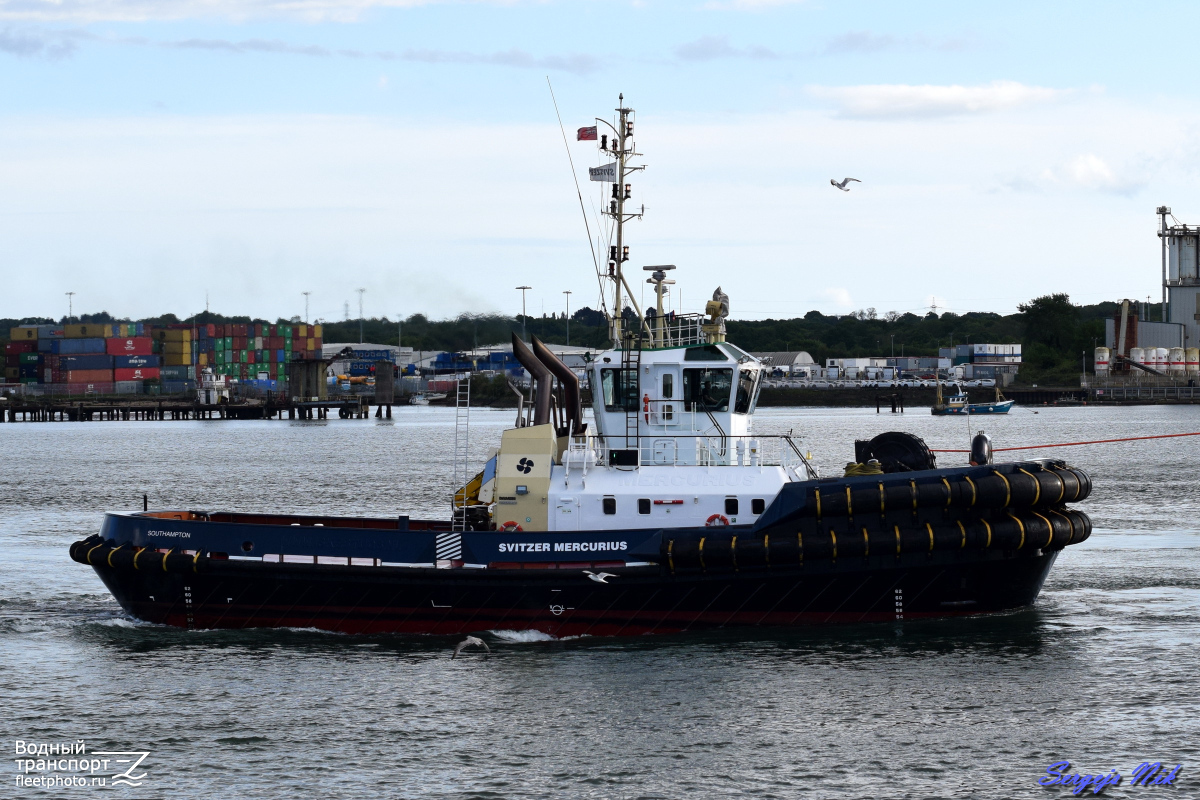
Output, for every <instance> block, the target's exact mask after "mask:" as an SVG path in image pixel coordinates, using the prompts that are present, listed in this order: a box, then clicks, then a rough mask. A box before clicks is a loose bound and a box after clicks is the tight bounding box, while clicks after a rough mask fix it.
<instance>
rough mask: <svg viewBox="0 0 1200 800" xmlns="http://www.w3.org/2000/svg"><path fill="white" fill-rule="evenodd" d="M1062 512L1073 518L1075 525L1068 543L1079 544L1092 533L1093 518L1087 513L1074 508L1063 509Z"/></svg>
mask: <svg viewBox="0 0 1200 800" xmlns="http://www.w3.org/2000/svg"><path fill="white" fill-rule="evenodd" d="M1061 513H1062V514H1063V516H1065V517H1067V518H1068V519H1070V520H1071V524H1072V526H1073V529H1072V532H1071V541H1070V542H1069V543H1068V544H1079V543H1080V542H1082V541H1084V540H1085V539H1087V538H1088V537H1089V536H1091V535H1092V518H1091V517H1089V516H1088V515H1087V514H1085V513H1083V512H1082V511H1075V510H1074V509H1063V510H1062V512H1061Z"/></svg>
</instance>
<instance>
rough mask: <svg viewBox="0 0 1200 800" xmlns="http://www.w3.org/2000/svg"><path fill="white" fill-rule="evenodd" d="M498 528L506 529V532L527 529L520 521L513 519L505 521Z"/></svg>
mask: <svg viewBox="0 0 1200 800" xmlns="http://www.w3.org/2000/svg"><path fill="white" fill-rule="evenodd" d="M496 530H501V531H506V532H510V533H511V532H519V531H523V530H525V529H524V528H522V527H521V524H520V523H519V522H513V521H512V520H509V521H508V522H506V523H504V524H503V525H501V526H500V527H499V528H497V529H496Z"/></svg>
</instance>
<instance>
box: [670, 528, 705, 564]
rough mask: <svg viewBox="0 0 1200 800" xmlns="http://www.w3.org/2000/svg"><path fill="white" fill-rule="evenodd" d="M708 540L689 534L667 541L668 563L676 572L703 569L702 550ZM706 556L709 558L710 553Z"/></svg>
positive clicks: (703, 558)
mask: <svg viewBox="0 0 1200 800" xmlns="http://www.w3.org/2000/svg"><path fill="white" fill-rule="evenodd" d="M709 538H710V537H708V536H703V535H696V534H694V533H690V532H689V533H687V534H683V535H680V536H677V537H675V538H674V539H671V540H669V541H668V542H667V546H668V548H669V549H668V551H667V555H668V556H669V563H671V564H674V566H675V569H678V570H691V569H705V568H706V564H705V555H706V554H705V552H704V548H705V546H707V545H708V543H709ZM708 555H709V556H711V552H710V553H708Z"/></svg>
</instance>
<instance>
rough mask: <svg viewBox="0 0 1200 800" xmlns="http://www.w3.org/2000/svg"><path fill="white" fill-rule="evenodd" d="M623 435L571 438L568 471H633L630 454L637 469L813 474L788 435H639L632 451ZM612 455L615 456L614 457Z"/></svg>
mask: <svg viewBox="0 0 1200 800" xmlns="http://www.w3.org/2000/svg"><path fill="white" fill-rule="evenodd" d="M623 445H624V437H621V436H617V437H615V438H613V439H612V440H611V441H606V440H605V438H604V437H602V436H577V437H574V438H573V439H572V440H571V442H570V444H569V445H568V447H567V451H566V452H565V453H564V454H563V464H564V465H565V466H566V467H567V469H568V471H571V470H575V469H578V470H582V471H584V472H586V471H587V469H589V468H591V467H594V466H604V467H607V466H617V467H625V468H633V467H634V466H635V464H634V463H632V462H631V460H630V459H631V455H630V451H631V450H632V451H633V452H634V453H636V458H637V461H636V465H638V466H647V467H648V466H663V467H692V466H699V467H731V466H740V467H783V468H784V469H786V470H788V471H789V472H791V473H793V474H794V475H795V476H796V477H797V478H798V479H801V480H807V479H812V480H816V479H817V478H818V477H819V476H818V475H817V472H816V470H815V469H814V468H813V466H812V465H811V464H810V463H809V461H808V459H807V458H805V456H804V454H803V453H802V452H801V451H800V448H799V446H797V444H796V442H795V441H794V440H793V439H792V437H790V436H786V435H767V436H757V435H756V436H707V435H698V434H694V433H693V434H683V435H678V436H641V437H639V439H638V446H637V447H636V448H626V447H624V446H623ZM614 451H618V452H619V453H620V455H619V456H617V457H614Z"/></svg>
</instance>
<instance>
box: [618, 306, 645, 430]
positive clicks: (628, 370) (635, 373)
mask: <svg viewBox="0 0 1200 800" xmlns="http://www.w3.org/2000/svg"><path fill="white" fill-rule="evenodd" d="M641 377H642V327H641V325H640V324H639V325H638V329H637V336H636V337H635V336H634V335H633V333H632V332H630V331H628V330H626V333H625V347H624V348H623V349H622V350H621V391H623V392H624V393H625V397H623V398H622V401H623V402H624V404H625V449H626V450H628V449H630V448H633V449H640V448H641V444H640V442H639V439H640V432H641V431H640V429H641V419H642V417H641V414H642V392H641V382H642V381H641Z"/></svg>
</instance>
